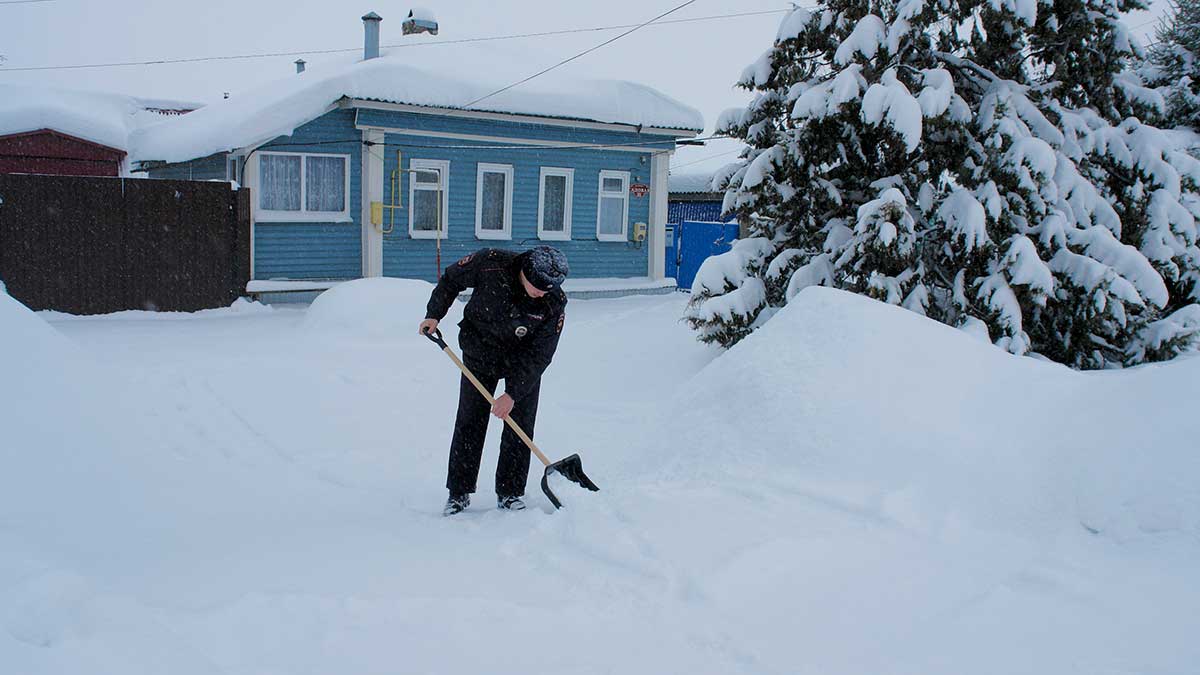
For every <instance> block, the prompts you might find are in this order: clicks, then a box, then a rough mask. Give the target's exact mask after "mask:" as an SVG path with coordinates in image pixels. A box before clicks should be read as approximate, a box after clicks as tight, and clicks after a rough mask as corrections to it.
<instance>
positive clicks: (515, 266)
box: [425, 249, 567, 399]
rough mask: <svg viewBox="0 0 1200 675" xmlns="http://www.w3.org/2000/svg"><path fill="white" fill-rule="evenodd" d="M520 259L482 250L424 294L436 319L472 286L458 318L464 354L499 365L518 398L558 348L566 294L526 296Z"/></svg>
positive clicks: (508, 387) (509, 390)
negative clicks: (461, 318) (469, 295)
mask: <svg viewBox="0 0 1200 675" xmlns="http://www.w3.org/2000/svg"><path fill="white" fill-rule="evenodd" d="M520 270H521V257H520V254H518V253H513V252H512V251H504V250H500V249H483V250H481V251H478V252H476V253H473V254H471V255H469V256H467V257H465V258H463V259H462V260H459V261H458V262H456V263H454V264H453V265H450V266H449V267H447V268H446V271H445V272H444V273H443V274H442V278H441V280H440V281H438V284H437V287H436V288H434V289H433V294H432V295H431V296H430V298H429V305H428V306H427V307H426V309H425V317H426V318H428V319H437V320H438V321H441V320H442V318H444V317H445V316H446V312H448V311H449V310H450V305H451V304H452V303H453V302H454V300H455V298H457V297H458V294H459V293H462V292H463V291H464V290H466V289H468V288H473V289H475V290H474V291H473V292H472V294H471V299H470V300H469V301H468V302H467V306H466V308H465V309H464V310H463V320H462V321H461V322H459V324H458V325H459V327H460V329H461V330H460V331H459V335H458V341H459V344H461V345H462V348H463V352H464V354H465V355H466V356H469V357H472V358H473V359H482V360H485V361H488V362H491V363H499V364H501V372H503V373H504V382H505V385H504V388H505V392H506V393H507V394H508V395H509V396H511V397H512V398H513V399H520V398H521V397H522V396H524V395H525V394H527V393H528V392H530V391H531V390H532V389H533V387H534V385H536V384H537V382H538V379H539V378H540V377H541V376H542V373H543V372H544V371H545V370H546V367H547V366H549V365H550V360H551V359H552V358H554V352H555V350H556V349H558V338H559V335H561V334H562V329H563V322H564V320H565V318H566V313H565V310H566V306H567V296H566V294H564V293H563V292H562V289H560V288H556V289H554V290H552V291H550V292H549V293H546V294H545V295H544V296H542V297H540V298H531V297H529V294H528V293H526V292H525V288H524V287H523V286H522V285H521V278H520Z"/></svg>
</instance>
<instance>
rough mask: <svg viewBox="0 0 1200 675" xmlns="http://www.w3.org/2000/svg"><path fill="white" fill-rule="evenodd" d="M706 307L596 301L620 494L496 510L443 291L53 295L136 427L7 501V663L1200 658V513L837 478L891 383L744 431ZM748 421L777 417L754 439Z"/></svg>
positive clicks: (883, 669) (583, 446)
mask: <svg viewBox="0 0 1200 675" xmlns="http://www.w3.org/2000/svg"><path fill="white" fill-rule="evenodd" d="M684 302H685V298H684V297H683V296H679V295H675V296H666V297H652V298H631V299H621V300H596V301H575V302H572V303H571V305H570V318H569V322H568V325H567V333H566V337H565V339H564V341H563V345H562V347H561V349H560V353H559V356H558V358H557V359H556V361H555V363H554V365H553V366H552V369H551V371H550V372H549V373H548V375H547V378H546V382H545V384H544V387H543V399H542V406H541V410H540V413H539V423H538V434H537V437H538V441H539V443H540V444H541V445H542V447H543V449H545V450H546V451H547V452H548V454H550V455H552V456H555V457H557V456H563V455H566V454H569V453H571V452H576V451H578V452H580V454H581V455H582V456H583V459H584V463H585V467H586V468H587V470H588V473H589V475H591V476H592V477H593V478H594V479H595V480H596V481H597V482H598V483H599V484H600V485H601V487H602V488H603V491H602V492H600V493H598V494H582V493H581V494H572V493H571V492H569V490H570V488H565V490H566V492H565V493H564V494H563V495H562V496H563V497H564V501H566V502H567V503H568V506H569V508H568V509H566V510H564V511H561V512H558V513H550V512H549V507H548V505H547V504H546V503H545V502H544V499H542V498H541V496H540V493H539V491H538V490H537V488H536V485H535V482H536V475H538V474H540V470H538V469H537V468H536V467H535V469H534V476H535V478H531V481H530V496H531V499H530V501H531V504H532V508H531V509H530V510H528V511H526V512H523V513H519V514H502V513H499V512H497V511H495V510H494V509H492V508H491V506H492V495H491V479H490V476H491V472H492V471H493V470H494V466H495V464H494V461H495V444H496V442H497V439H498V432H499V429H500V427H499V423H498V422H497V423H494V424H493V427H492V429H491V435H490V441H489V444H488V447H487V450H486V451H485V461H484V469H483V471H482V473H481V480H480V490H479V492H478V493H477V495H476V504H475V505H474V506H473V507H472V509H471V511H469V512H468V513H467V514H465V515H464V516H462V517H458V518H453V519H444V518H442V517H441V516H440V508H441V504H442V502H443V500H444V496H445V493H444V490H443V488H442V481H443V479H444V469H445V457H446V445H447V443H448V441H449V437H450V431H451V428H452V422H453V420H452V416H453V409H454V399H455V396H456V395H457V377H456V372H455V370H454V368H453V366H452V365H451V364H450V363H449V361H448V360H447V359H445V357H444V356H443V355H441V354H440V353H439V352H438V351H437V350H436V349H434V348H433V347H432V346H431V345H430V344H429V343H428V342H427V341H425V340H424V339H423V338H420V337H418V336H416V335H415V334H413V333H414V330H415V324H416V321H417V320H419V318H420V313H421V310H420V307H419V306H415V305H414V306H405V307H398V308H397V310H396V312H395V315H382V314H381V315H377V316H373V317H372V318H371V319H370V320H369V321H364V322H362V323H361V324H359V325H352V326H347V327H344V328H339V327H338V326H336V325H316V326H314V325H310V324H306V322H305V316H304V313H303V312H302V311H301V310H298V309H286V308H285V309H279V310H277V311H274V312H270V313H253V312H251V313H242V314H238V313H233V312H216V313H210V314H207V315H197V316H191V317H182V318H178V319H169V318H163V317H155V318H153V319H145V318H143V317H139V316H138V315H129V316H114V317H101V318H88V319H73V318H65V317H51V320H52V323H53V325H54V326H55V328H57V329H58V330H60V331H61V332H63V333H65V334H66V335H67V336H68V337H69V338H70V339H71V340H72V341H74V342H75V343H77V344H78V345H80V346H81V347H82V348H83V349H84V351H85V353H86V354H88V355H91V356H94V357H95V358H96V359H97V360H99V361H101V362H102V363H103V366H104V368H105V369H106V370H105V372H106V373H108V377H109V378H110V379H108V380H107V383H108V385H109V387H108V388H107V393H108V394H109V395H110V396H111V399H110V400H108V401H106V405H111V406H112V408H113V409H114V410H116V411H118V412H119V414H121V415H123V416H125V417H124V421H125V423H124V424H123V425H121V426H122V427H124V428H125V435H124V436H123V437H122V438H121V441H122V443H123V446H124V447H123V451H122V452H123V454H121V455H120V457H119V458H114V460H113V467H114V468H113V471H112V473H111V475H110V474H106V473H104V472H103V471H102V470H101V471H99V472H98V473H97V475H96V476H95V477H94V479H93V480H81V481H79V482H78V483H73V484H72V491H70V492H59V491H55V490H54V489H53V487H50V486H47V488H46V491H47V493H48V494H52V495H53V497H52V499H53V500H55V503H56V506H58V507H61V508H59V509H58V510H57V511H55V513H56V514H57V515H55V518H56V519H57V520H53V519H48V522H49V520H53V523H54V526H53V527H42V526H39V523H36V522H19V521H16V520H12V522H8V523H7V524H6V521H5V520H4V519H3V518H0V552H7V553H11V554H12V555H9V556H0V559H3V560H4V562H0V610H3V612H4V615H3V617H2V618H3V620H4V621H5V623H4V624H3V627H4V628H5V629H6V630H0V665H3V666H5V667H4V668H3V670H4V671H5V672H20V673H65V672H81V671H82V670H86V671H87V672H90V673H135V672H145V673H150V672H171V673H227V674H237V675H243V674H244V675H249V674H251V673H253V674H255V675H263V674H267V673H288V674H301V673H312V674H314V675H315V674H317V673H331V672H339V673H397V672H405V673H483V672H487V673H579V674H583V673H588V674H591V673H628V672H686V673H714V674H715V673H814V674H816V673H866V672H871V673H963V672H971V673H1014V672H1028V673H1043V672H1045V673H1049V672H1053V673H1099V672H1103V673H1134V672H1138V673H1142V672H1155V673H1184V672H1187V671H1186V664H1194V663H1196V662H1200V647H1197V645H1196V644H1195V642H1194V640H1193V639H1192V638H1191V637H1190V636H1191V635H1193V634H1194V633H1195V630H1196V628H1197V625H1196V620H1195V617H1194V616H1193V615H1192V614H1191V613H1189V612H1188V610H1187V608H1189V607H1195V606H1200V590H1198V585H1197V584H1196V580H1197V579H1196V575H1195V572H1194V569H1195V563H1196V561H1197V560H1198V557H1197V550H1198V548H1200V547H1198V546H1197V541H1196V537H1195V536H1191V535H1189V536H1182V537H1181V536H1173V535H1172V536H1161V537H1150V538H1149V539H1146V538H1142V539H1136V540H1134V541H1130V540H1129V539H1128V538H1125V539H1122V538H1108V537H1097V536H1093V535H1090V534H1089V533H1088V532H1087V531H1086V530H1085V529H1084V528H1083V527H1074V528H1071V529H1068V530H1066V531H1064V530H1062V529H1060V528H1057V527H1048V526H1045V525H1044V524H1042V523H1033V524H1031V526H1030V527H1028V528H1022V529H1014V528H1012V527H1008V526H1005V527H994V528H992V527H986V528H985V527H980V526H978V525H977V523H976V522H973V521H970V520H961V521H960V520H957V519H956V518H955V516H954V514H953V513H951V514H950V515H949V516H947V517H946V518H944V519H940V520H936V521H932V520H930V519H929V517H928V508H927V506H928V505H927V504H926V503H925V502H923V501H922V498H923V497H925V496H926V495H923V494H921V493H919V492H918V493H915V495H914V494H909V493H907V492H906V491H905V490H904V489H896V490H889V491H880V490H877V489H875V488H874V487H873V486H871V485H870V481H869V480H866V479H864V480H863V482H862V484H861V485H860V484H857V483H856V481H855V474H854V473H848V474H843V475H842V478H841V482H838V481H837V480H831V479H830V477H829V475H830V472H829V471H827V469H828V467H829V465H830V464H831V463H832V461H833V460H827V459H825V455H824V453H831V452H832V453H838V452H844V453H845V454H846V455H848V456H850V455H855V454H856V453H857V454H864V453H863V452H862V451H861V449H855V448H836V447H834V448H830V447H828V446H827V445H826V443H827V442H828V441H830V439H833V440H835V441H836V440H837V439H838V438H839V437H855V436H856V434H864V437H870V436H869V434H868V432H867V431H861V430H860V431H859V432H855V431H853V430H851V431H850V432H845V430H844V429H843V430H841V431H839V430H837V429H831V428H825V427H824V426H822V425H821V424H820V420H821V419H824V418H826V417H829V416H831V415H835V414H841V413H840V412H839V411H847V415H848V417H847V419H851V420H853V419H856V418H855V417H854V413H855V412H856V409H857V407H856V404H857V405H859V406H861V405H862V402H861V401H854V400H843V398H842V396H843V392H839V391H838V386H839V385H838V384H837V383H835V382H824V381H822V384H824V385H827V386H828V388H827V389H824V390H816V388H813V389H809V390H806V391H805V396H804V397H802V398H801V399H800V400H799V401H798V402H791V403H787V405H794V406H795V408H794V413H793V412H792V411H791V410H789V409H788V408H786V407H785V408H781V409H778V410H777V409H775V407H772V409H771V410H770V411H769V414H767V415H766V416H765V417H764V419H766V420H768V421H767V422H766V423H762V422H761V421H759V423H758V424H757V426H756V427H755V428H750V429H747V428H741V427H735V426H732V425H731V424H730V422H728V421H727V420H724V419H721V418H719V417H718V416H717V414H716V413H715V412H714V411H720V410H723V409H726V408H727V407H728V409H735V410H739V411H742V412H744V411H745V407H746V406H747V405H751V404H750V403H748V402H746V401H742V402H740V403H738V402H736V401H733V400H728V399H727V398H725V397H728V396H730V395H731V393H741V394H744V393H745V392H746V391H747V387H750V388H751V389H752V387H753V385H752V383H753V382H754V381H755V380H756V379H758V378H759V377H760V375H761V373H755V372H745V373H738V372H732V373H723V374H722V376H721V377H719V378H713V377H709V378H708V379H704V378H703V377H701V378H700V379H699V380H697V381H692V380H691V378H692V377H693V376H695V375H696V374H697V373H700V371H701V370H702V369H703V368H704V366H705V365H706V364H708V363H709V362H710V361H711V360H712V359H713V358H714V357H715V356H716V352H715V351H714V350H713V349H711V348H708V347H705V346H703V345H699V344H697V343H695V342H694V341H693V340H692V337H691V334H690V332H689V331H688V329H687V328H686V326H684V325H683V324H681V323H680V322H679V318H678V317H679V316H680V315H681V312H682V309H683V304H684ZM451 319H452V320H453V317H451ZM450 323H451V321H447V322H446V324H447V325H449V324H450ZM845 339H846V340H847V341H851V342H852V341H853V340H855V339H856V336H854V335H850V334H846V335H845ZM815 348H818V349H824V346H817V347H815ZM830 352H836V350H833V349H831V350H830ZM768 356H769V355H768ZM818 356H819V354H818ZM1197 363H1200V362H1197ZM816 364H817V362H814V363H813V364H810V365H812V366H814V369H816V368H815V366H816ZM791 365H794V363H792V364H791ZM829 367H830V368H836V367H844V368H847V369H848V370H847V373H850V376H852V377H853V376H858V375H859V374H858V373H857V372H856V371H854V370H853V368H852V367H851V366H850V365H847V364H834V365H833V366H829ZM1187 367H1188V368H1190V369H1191V372H1193V373H1194V372H1195V371H1196V370H1200V369H1197V368H1193V367H1192V366H1190V365H1189V366H1187ZM1039 372H1040V371H1039ZM797 375H798V376H799V373H798V374H797ZM881 377H882V376H881ZM1030 381H1031V382H1035V381H1036V380H1030ZM1056 381H1057V380H1053V378H1048V379H1047V382H1048V386H1049V384H1053V383H1054V382H1056ZM892 384H894V383H891V382H888V381H887V380H886V377H883V379H881V381H880V386H885V387H886V386H890V385H892ZM845 386H846V387H848V388H850V389H853V384H852V383H851V384H846V385H845ZM918 391H919V390H918ZM922 393H924V392H922ZM901 395H902V394H901ZM790 400H791V399H788V401H790ZM1001 407H1002V408H1003V405H1002V406H1001ZM897 408H898V409H907V408H906V406H905V405H898V406H897ZM867 409H868V410H876V409H875V408H871V407H868V408H867ZM831 410H832V411H833V412H830V411H831ZM964 414H967V413H964ZM771 415H776V416H778V417H776V418H774V419H775V420H776V421H777V422H778V424H774V423H772V422H770V420H771V419H772V418H771ZM793 415H794V417H793ZM814 415H816V417H813V416H814ZM796 420H805V421H806V422H805V423H806V424H808V425H810V426H811V427H812V428H811V434H810V433H809V432H808V430H802V431H801V432H799V433H797V432H796V430H795V425H796ZM891 422H892V420H888V419H860V423H861V425H862V426H863V429H874V428H876V427H880V426H884V425H886V424H889V423H891ZM774 429H778V435H777V436H772V433H773V430H774ZM988 430H989V431H990V430H991V427H988ZM919 431H920V430H919V429H918V432H919ZM894 433H896V434H898V435H901V436H903V435H904V430H902V429H897V430H895V432H894ZM955 433H959V432H957V431H956V432H955ZM963 433H965V432H963ZM743 437H749V438H753V439H755V440H756V441H759V440H761V439H767V440H770V441H774V442H773V443H771V442H767V441H763V442H762V443H761V447H754V448H749V447H735V446H736V445H737V443H738V438H743ZM870 438H873V437H870ZM909 442H911V444H912V445H913V446H914V447H916V446H918V445H919V442H920V439H919V438H917V439H906V441H905V442H904V443H902V446H903V447H907V445H905V443H909ZM938 442H941V441H938ZM995 447H997V448H1003V447H1005V444H1004V443H1003V442H996V443H995ZM80 450H81V451H84V452H85V451H86V450H87V448H81V449H80ZM883 450H884V451H885V452H884V453H882V454H880V455H877V457H879V458H881V459H882V460H884V461H886V454H887V453H886V450H887V449H886V448H884V449H883ZM865 454H867V455H868V456H869V453H865ZM928 459H929V458H927V457H915V458H914V460H913V462H917V461H926V460H928ZM896 461H897V462H898V466H899V465H902V464H903V461H902V459H900V458H897V460H896ZM928 465H929V466H931V467H934V466H935V465H934V464H933V463H932V462H931V461H930V462H928ZM917 466H919V467H924V466H926V465H925V464H918V465H917ZM917 470H918V471H920V470H924V469H920V468H918V469H917ZM929 471H936V467H935V468H931V469H929ZM863 475H864V476H868V475H871V476H872V477H874V476H873V475H872V471H871V469H870V467H868V466H865V465H864V466H863ZM945 477H946V476H937V479H938V480H940V479H942V478H945ZM1006 478H1007V477H1006ZM951 480H953V477H951ZM914 484H917V485H919V484H920V481H919V479H914ZM934 496H935V497H936V496H938V495H934ZM60 511H61V513H59V512H60ZM64 514H65V515H64ZM1167 520H1168V521H1169V518H1167ZM1173 527H1182V528H1183V529H1184V530H1185V531H1187V529H1188V528H1190V527H1194V524H1193V523H1183V524H1182V525H1180V524H1178V523H1176V524H1175V525H1174V526H1172V525H1171V524H1170V523H1169V522H1168V525H1167V528H1166V529H1168V530H1170V529H1172V528H1173ZM10 666H11V667H10Z"/></svg>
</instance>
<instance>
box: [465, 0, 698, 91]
mask: <svg viewBox="0 0 1200 675" xmlns="http://www.w3.org/2000/svg"><path fill="white" fill-rule="evenodd" d="M695 2H696V0H687V2H684V3H682V4H679V5H675V6H674V7H672V8H671V9H668V10H667V11H665V12H663V13H662V14H659V15H658V16H656V17H654V18H653V19H650V20H649V21H646V22H645V23H640V24H638V25H636V26H634V27H633V28H630V29H629V30H627V31H625V32H624V33H621V34H620V35H616V36H614V37H611V38H609V39H607V40H605V41H604V42H601V43H600V44H598V45H595V46H593V47H589V48H587V49H585V50H583V51H581V52H579V53H578V54H576V55H574V56H570V57H567V58H565V59H563V60H562V61H559V62H558V63H556V64H554V65H552V66H550V67H549V68H543V69H541V70H539V71H538V72H536V73H534V74H532V75H530V76H529V77H526V78H524V79H521V80H517V81H516V82H513V83H512V84H510V85H508V86H505V87H500V88H499V89H497V90H496V91H493V92H492V93H490V94H486V95H484V96H480V97H479V98H477V99H475V100H474V101H471V102H470V103H467V104H466V105H464V106H463V107H464V108H469V107H471V106H473V105H475V104H476V103H479V102H480V101H484V100H486V99H489V98H491V97H493V96H495V95H497V94H503V93H504V92H506V91H508V90H509V89H512V88H513V87H518V86H520V85H522V84H525V83H526V82H528V81H530V80H532V79H534V78H536V77H541V76H542V75H545V74H546V73H548V72H550V71H552V70H554V69H555V68H559V67H561V66H565V65H566V64H568V63H570V62H572V61H574V60H575V59H578V58H581V57H583V56H586V55H588V54H591V53H592V52H594V51H596V50H597V49H600V48H601V47H605V46H607V45H610V44H612V43H614V42H616V41H617V40H620V39H621V38H623V37H625V36H626V35H629V34H630V33H632V32H634V31H636V30H638V29H639V28H645V27H646V26H649V25H650V24H652V23H654V22H655V21H658V20H659V19H661V18H663V17H665V16H667V15H669V14H674V13H675V12H678V11H679V10H681V9H683V8H684V7H687V6H688V5H691V4H694V3H695Z"/></svg>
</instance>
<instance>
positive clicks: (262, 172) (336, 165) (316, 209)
mask: <svg viewBox="0 0 1200 675" xmlns="http://www.w3.org/2000/svg"><path fill="white" fill-rule="evenodd" d="M258 161H259V187H258V194H259V202H258V207H259V210H260V214H259V215H260V219H265V220H271V219H275V220H290V219H297V220H324V219H329V220H334V219H336V220H347V219H349V216H350V203H349V202H350V200H349V199H348V197H349V195H347V192H346V179H347V177H348V171H349V166H350V157H349V156H348V155H319V154H305V153H278V152H263V153H260V155H259V158H258Z"/></svg>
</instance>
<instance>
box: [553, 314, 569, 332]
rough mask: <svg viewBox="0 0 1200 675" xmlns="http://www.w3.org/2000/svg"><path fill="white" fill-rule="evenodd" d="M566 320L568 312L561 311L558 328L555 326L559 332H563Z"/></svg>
mask: <svg viewBox="0 0 1200 675" xmlns="http://www.w3.org/2000/svg"><path fill="white" fill-rule="evenodd" d="M566 321H567V313H566V312H561V313H560V314H559V315H558V326H557V328H555V330H556V331H558V332H559V333H561V332H562V329H563V324H564V323H566Z"/></svg>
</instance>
